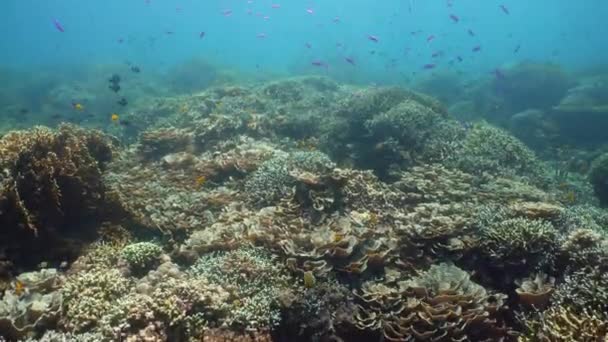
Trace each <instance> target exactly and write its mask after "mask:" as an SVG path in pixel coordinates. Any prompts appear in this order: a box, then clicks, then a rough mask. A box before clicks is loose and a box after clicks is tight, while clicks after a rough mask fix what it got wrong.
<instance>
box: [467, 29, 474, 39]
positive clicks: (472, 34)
mask: <svg viewBox="0 0 608 342" xmlns="http://www.w3.org/2000/svg"><path fill="white" fill-rule="evenodd" d="M467 32H468V33H469V36H471V37H475V32H473V30H471V29H468V30H467Z"/></svg>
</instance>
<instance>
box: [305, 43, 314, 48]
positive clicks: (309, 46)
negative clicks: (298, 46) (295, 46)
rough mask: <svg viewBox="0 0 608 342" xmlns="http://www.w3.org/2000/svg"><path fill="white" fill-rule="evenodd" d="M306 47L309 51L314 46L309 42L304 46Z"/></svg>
mask: <svg viewBox="0 0 608 342" xmlns="http://www.w3.org/2000/svg"><path fill="white" fill-rule="evenodd" d="M304 46H306V48H307V49H310V48H312V45H311V44H310V43H309V42H306V44H304Z"/></svg>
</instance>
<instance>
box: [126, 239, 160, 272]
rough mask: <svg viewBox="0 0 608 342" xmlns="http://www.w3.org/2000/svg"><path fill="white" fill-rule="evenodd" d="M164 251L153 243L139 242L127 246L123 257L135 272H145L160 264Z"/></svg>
mask: <svg viewBox="0 0 608 342" xmlns="http://www.w3.org/2000/svg"><path fill="white" fill-rule="evenodd" d="M162 253H163V249H162V248H161V247H160V246H159V245H157V244H155V243H152V242H137V243H132V244H130V245H127V246H125V248H123V250H122V252H121V257H122V258H123V259H124V260H125V261H127V262H128V263H129V266H131V268H132V269H133V270H135V271H145V270H149V269H150V268H152V267H153V266H154V265H155V264H156V263H158V261H159V258H160V256H161V254H162Z"/></svg>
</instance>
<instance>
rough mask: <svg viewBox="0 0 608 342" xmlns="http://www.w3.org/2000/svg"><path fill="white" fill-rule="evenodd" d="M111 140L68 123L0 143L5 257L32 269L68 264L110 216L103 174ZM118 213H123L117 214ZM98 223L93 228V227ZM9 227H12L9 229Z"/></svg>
mask: <svg viewBox="0 0 608 342" xmlns="http://www.w3.org/2000/svg"><path fill="white" fill-rule="evenodd" d="M112 150H113V146H112V143H111V141H110V139H109V138H108V137H107V136H105V135H103V134H102V133H101V132H99V131H87V130H84V129H81V128H77V127H76V126H71V125H64V126H61V127H59V129H58V130H51V129H48V128H43V127H37V128H33V129H32V130H29V131H15V132H11V133H9V134H7V135H5V136H3V137H2V138H1V139H0V168H1V169H2V170H3V174H2V177H1V180H0V182H1V184H0V187H1V188H0V209H1V210H0V225H2V226H3V227H7V229H3V230H2V232H1V233H0V241H2V242H1V246H0V249H2V250H3V251H4V254H3V259H5V260H7V261H10V262H13V263H17V264H19V265H22V266H26V265H29V267H33V266H35V265H37V264H38V263H39V262H40V261H41V260H56V261H59V262H61V261H65V260H69V259H72V258H74V253H76V254H77V253H78V248H77V245H78V242H77V240H74V239H70V238H68V236H70V235H76V236H78V235H79V236H81V237H86V236H87V233H88V234H90V233H94V228H96V223H95V222H96V220H98V219H99V218H100V217H103V216H105V217H106V219H111V218H112V217H111V216H109V217H108V215H107V214H108V212H107V210H109V209H110V208H112V203H111V199H109V198H106V191H105V185H104V184H103V181H102V171H103V170H104V169H105V167H106V166H107V163H108V162H110V160H111V159H112ZM116 212H117V213H118V212H119V210H116ZM91 225H93V228H91V227H90V226H91ZM8 227H12V228H11V229H8Z"/></svg>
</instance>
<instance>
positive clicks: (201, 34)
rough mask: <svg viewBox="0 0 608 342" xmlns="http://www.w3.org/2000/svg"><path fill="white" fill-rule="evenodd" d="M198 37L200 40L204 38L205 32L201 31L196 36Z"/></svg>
mask: <svg viewBox="0 0 608 342" xmlns="http://www.w3.org/2000/svg"><path fill="white" fill-rule="evenodd" d="M198 37H199V38H200V39H203V38H205V31H201V33H199V34H198Z"/></svg>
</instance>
